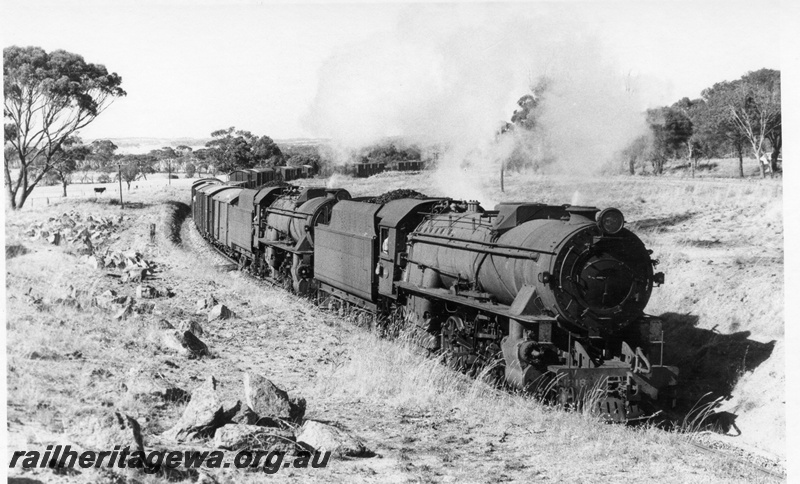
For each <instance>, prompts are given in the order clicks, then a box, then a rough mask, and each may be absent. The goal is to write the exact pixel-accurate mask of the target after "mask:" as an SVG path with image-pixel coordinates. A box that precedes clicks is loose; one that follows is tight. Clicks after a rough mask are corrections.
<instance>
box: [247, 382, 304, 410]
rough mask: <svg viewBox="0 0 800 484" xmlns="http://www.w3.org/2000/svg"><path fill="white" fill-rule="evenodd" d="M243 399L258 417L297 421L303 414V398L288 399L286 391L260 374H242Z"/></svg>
mask: <svg viewBox="0 0 800 484" xmlns="http://www.w3.org/2000/svg"><path fill="white" fill-rule="evenodd" d="M244 400H245V403H247V406H248V407H250V409H251V410H253V412H255V413H256V414H257V415H258V416H259V417H276V418H281V419H285V420H292V421H295V422H297V421H299V420H300V419H302V417H303V414H305V399H303V398H299V399H297V398H295V399H290V398H289V394H288V393H286V392H285V391H284V390H282V389H280V388H279V387H277V386H276V385H275V384H274V383H272V382H271V381H269V380H268V379H266V378H264V377H263V376H260V375H253V374H250V373H245V374H244ZM298 417H299V418H298Z"/></svg>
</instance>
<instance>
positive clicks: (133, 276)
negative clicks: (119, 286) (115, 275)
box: [122, 267, 147, 282]
mask: <svg viewBox="0 0 800 484" xmlns="http://www.w3.org/2000/svg"><path fill="white" fill-rule="evenodd" d="M146 277H147V269H142V268H141V267H133V268H131V269H129V270H128V271H126V272H125V273H124V274H122V282H142V281H144V280H145V278H146Z"/></svg>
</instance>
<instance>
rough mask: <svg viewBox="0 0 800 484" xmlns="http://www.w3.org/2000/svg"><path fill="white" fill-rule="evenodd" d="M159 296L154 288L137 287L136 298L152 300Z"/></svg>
mask: <svg viewBox="0 0 800 484" xmlns="http://www.w3.org/2000/svg"><path fill="white" fill-rule="evenodd" d="M157 296H158V292H157V291H156V289H155V288H154V287H153V286H143V285H141V284H139V285H138V286H136V297H138V298H139V299H152V298H154V297H157Z"/></svg>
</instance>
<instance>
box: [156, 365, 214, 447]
mask: <svg viewBox="0 0 800 484" xmlns="http://www.w3.org/2000/svg"><path fill="white" fill-rule="evenodd" d="M224 414H225V412H224V409H223V406H222V402H221V401H220V397H219V394H218V393H217V380H216V379H215V378H214V377H213V376H210V375H209V377H208V379H206V381H205V382H203V384H202V385H200V386H199V387H197V388H196V389H195V390H194V391H193V392H192V396H191V399H190V400H189V404H188V405H186V408H185V409H184V410H183V415H181V418H180V420H178V422H177V423H176V424H175V425H174V426H173V427H172V428H171V429H169V430H167V431H166V432H164V433H163V434H162V436H163V437H165V438H168V439H172V440H177V441H179V442H183V441H186V440H190V439H192V438H195V437H200V438H203V437H208V436H210V435H211V434H212V433H213V432H214V430H215V429H216V428H218V427H221V426H222V425H224V424H225V418H224Z"/></svg>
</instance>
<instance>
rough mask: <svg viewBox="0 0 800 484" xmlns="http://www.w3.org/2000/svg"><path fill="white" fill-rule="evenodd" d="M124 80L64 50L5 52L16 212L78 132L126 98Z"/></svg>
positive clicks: (9, 165)
mask: <svg viewBox="0 0 800 484" xmlns="http://www.w3.org/2000/svg"><path fill="white" fill-rule="evenodd" d="M121 85H122V78H121V77H120V76H119V75H117V74H116V73H109V72H108V70H107V69H106V68H105V66H102V65H100V64H91V63H88V62H86V61H85V60H84V59H83V57H82V56H80V55H78V54H73V53H71V52H67V51H64V50H54V51H52V52H49V53H48V52H45V50H44V49H42V48H40V47H18V46H12V47H7V48H5V49H3V91H4V98H3V100H4V104H3V118H4V130H3V133H4V142H5V145H6V146H10V147H11V151H12V153H13V155H14V156H12V157H8V158H6V159H5V160H4V169H5V173H4V175H5V185H6V189H7V192H8V198H9V203H10V204H11V208H13V209H18V208H21V207H22V206H23V205H24V204H25V200H26V199H27V198H28V196H30V194H31V193H32V192H33V189H34V188H35V187H36V185H37V184H38V183H39V182H40V181H41V180H42V178H43V177H44V176H45V175H47V173H48V172H50V171H51V170H52V169H53V167H54V164H55V163H57V162H58V159H59V153H61V152H62V147H63V146H64V144H65V143H66V141H67V140H68V139H69V138H70V137H71V136H73V135H74V134H75V133H76V131H78V130H80V129H82V128H84V127H86V126H87V125H88V124H89V123H91V122H92V121H94V120H95V119H96V118H97V116H99V115H100V114H101V113H102V112H103V111H104V110H105V109H106V108H108V106H109V105H110V104H111V103H112V102H113V101H114V99H116V98H118V97H120V96H124V95H125V94H126V93H125V91H124V90H123V89H122V88H121V87H120V86H121Z"/></svg>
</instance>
